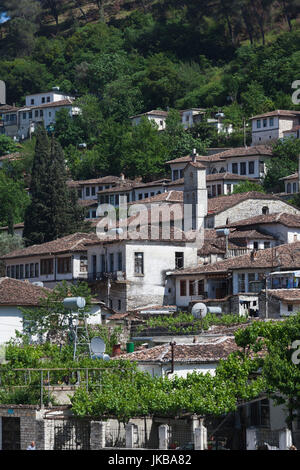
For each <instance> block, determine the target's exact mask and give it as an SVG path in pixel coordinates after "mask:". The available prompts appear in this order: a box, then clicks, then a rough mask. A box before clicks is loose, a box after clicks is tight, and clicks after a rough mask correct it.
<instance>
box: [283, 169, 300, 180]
mask: <svg viewBox="0 0 300 470" xmlns="http://www.w3.org/2000/svg"><path fill="white" fill-rule="evenodd" d="M298 178H299V173H298V171H297V172H296V173H293V174H292V175H288V176H284V177H283V178H279V181H285V180H294V179H298Z"/></svg>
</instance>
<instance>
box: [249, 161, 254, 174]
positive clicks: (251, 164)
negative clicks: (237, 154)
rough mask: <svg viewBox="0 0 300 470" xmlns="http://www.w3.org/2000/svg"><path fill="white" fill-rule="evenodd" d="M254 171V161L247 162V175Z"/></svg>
mask: <svg viewBox="0 0 300 470" xmlns="http://www.w3.org/2000/svg"><path fill="white" fill-rule="evenodd" d="M253 173H254V162H249V175H253Z"/></svg>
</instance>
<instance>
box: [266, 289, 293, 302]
mask: <svg viewBox="0 0 300 470" xmlns="http://www.w3.org/2000/svg"><path fill="white" fill-rule="evenodd" d="M268 296H269V298H270V297H276V298H277V299H279V300H282V301H285V302H290V303H297V304H298V303H300V289H268Z"/></svg>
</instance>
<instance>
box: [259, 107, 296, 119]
mask: <svg viewBox="0 0 300 470" xmlns="http://www.w3.org/2000/svg"><path fill="white" fill-rule="evenodd" d="M299 114H300V111H293V110H287V109H276V110H275V111H270V112H269V113H264V114H258V115H256V116H252V117H251V118H250V119H259V118H264V117H269V116H271V117H272V116H290V117H294V116H299Z"/></svg>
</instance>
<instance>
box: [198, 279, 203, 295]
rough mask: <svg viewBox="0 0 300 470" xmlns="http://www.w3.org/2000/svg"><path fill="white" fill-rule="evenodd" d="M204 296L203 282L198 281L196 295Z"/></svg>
mask: <svg viewBox="0 0 300 470" xmlns="http://www.w3.org/2000/svg"><path fill="white" fill-rule="evenodd" d="M203 294H204V280H203V279H200V280H199V281H198V295H203Z"/></svg>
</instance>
